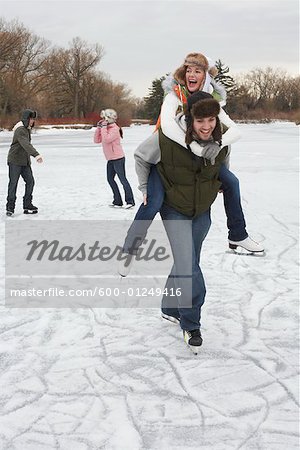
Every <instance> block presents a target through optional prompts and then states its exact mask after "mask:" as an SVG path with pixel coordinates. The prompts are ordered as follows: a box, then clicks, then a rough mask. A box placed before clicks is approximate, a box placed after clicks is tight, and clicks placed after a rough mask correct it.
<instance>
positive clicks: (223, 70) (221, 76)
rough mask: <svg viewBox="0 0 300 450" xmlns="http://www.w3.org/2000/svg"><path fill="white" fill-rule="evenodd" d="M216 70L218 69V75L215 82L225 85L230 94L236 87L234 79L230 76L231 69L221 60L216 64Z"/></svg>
mask: <svg viewBox="0 0 300 450" xmlns="http://www.w3.org/2000/svg"><path fill="white" fill-rule="evenodd" d="M215 66H216V68H217V69H218V72H219V73H218V75H217V76H216V77H215V80H216V81H218V82H219V83H221V84H223V86H224V87H225V89H226V91H227V92H230V91H231V90H232V89H233V87H234V85H235V82H234V79H233V78H232V77H231V76H230V75H228V72H229V67H228V66H225V65H224V64H223V63H222V61H221V60H220V59H218V61H216V63H215Z"/></svg>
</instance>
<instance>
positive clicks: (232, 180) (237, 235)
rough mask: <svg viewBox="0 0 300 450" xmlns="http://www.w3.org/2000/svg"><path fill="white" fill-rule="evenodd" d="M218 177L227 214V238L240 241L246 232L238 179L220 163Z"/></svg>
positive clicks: (244, 237)
mask: <svg viewBox="0 0 300 450" xmlns="http://www.w3.org/2000/svg"><path fill="white" fill-rule="evenodd" d="M219 179H220V181H221V183H222V186H221V189H222V191H223V198H224V207H225V212H226V216H227V227H228V230H229V232H228V239H230V240H232V241H242V240H244V239H246V238H247V237H248V233H247V231H246V222H245V217H244V213H243V209H242V205H241V195H240V186H239V180H238V178H237V177H236V176H235V175H234V174H233V173H232V172H230V170H229V169H227V167H226V166H225V164H222V165H221V169H220V175H219Z"/></svg>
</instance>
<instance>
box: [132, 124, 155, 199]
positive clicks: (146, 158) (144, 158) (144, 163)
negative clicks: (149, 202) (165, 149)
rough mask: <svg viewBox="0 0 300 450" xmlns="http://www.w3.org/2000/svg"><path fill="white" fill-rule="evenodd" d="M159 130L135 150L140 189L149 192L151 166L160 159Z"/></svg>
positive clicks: (145, 192) (144, 192)
mask: <svg viewBox="0 0 300 450" xmlns="http://www.w3.org/2000/svg"><path fill="white" fill-rule="evenodd" d="M160 155H161V154H160V148H159V139H158V131H155V133H153V134H151V136H149V137H148V138H147V139H146V140H145V141H143V142H142V143H141V144H140V145H139V146H138V147H137V149H136V151H135V152H134V159H135V171H136V174H137V177H138V180H139V186H138V188H139V190H140V191H142V193H143V194H147V184H148V178H149V173H150V169H151V166H152V165H153V164H157V163H158V162H159V161H160Z"/></svg>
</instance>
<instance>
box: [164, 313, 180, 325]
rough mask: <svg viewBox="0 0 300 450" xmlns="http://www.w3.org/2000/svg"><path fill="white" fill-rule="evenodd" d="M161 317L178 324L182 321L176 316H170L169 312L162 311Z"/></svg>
mask: <svg viewBox="0 0 300 450" xmlns="http://www.w3.org/2000/svg"><path fill="white" fill-rule="evenodd" d="M161 317H162V319H164V320H167V321H168V322H171V323H175V324H176V325H179V324H180V321H179V320H178V319H176V317H172V316H168V315H167V314H164V313H161Z"/></svg>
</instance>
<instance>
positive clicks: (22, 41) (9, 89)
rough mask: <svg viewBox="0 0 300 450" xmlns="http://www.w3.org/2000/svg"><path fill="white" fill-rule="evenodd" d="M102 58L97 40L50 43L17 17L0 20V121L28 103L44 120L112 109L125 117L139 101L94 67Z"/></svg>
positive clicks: (91, 114) (126, 88)
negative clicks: (92, 42)
mask: <svg viewBox="0 0 300 450" xmlns="http://www.w3.org/2000/svg"><path fill="white" fill-rule="evenodd" d="M103 56H104V48H103V47H102V46H101V45H99V44H95V45H89V44H88V43H86V42H85V41H83V40H82V39H80V38H79V37H75V38H74V39H73V40H72V42H71V43H70V44H69V48H60V47H52V46H51V44H50V42H49V41H46V40H45V39H43V38H41V37H39V36H36V35H35V34H33V33H32V32H31V31H30V30H28V29H27V28H26V27H24V26H23V25H22V24H20V23H18V22H17V21H12V22H6V21H4V20H3V19H0V121H1V122H2V123H3V122H4V121H7V118H11V119H15V118H16V117H18V116H19V114H20V111H21V110H22V109H24V108H28V107H32V108H34V109H37V110H38V112H39V115H40V116H41V117H42V118H63V117H69V118H76V119H78V118H90V119H93V113H94V116H95V117H97V116H98V113H99V111H101V109H103V108H107V107H110V108H114V109H116V110H117V111H118V114H119V117H120V119H121V120H123V122H124V121H125V122H126V121H128V120H129V119H130V118H131V116H132V114H133V112H134V111H135V108H136V102H137V99H135V98H134V97H133V96H132V94H131V91H130V89H129V88H128V87H127V86H126V85H125V84H123V83H116V82H113V81H112V80H111V79H110V77H109V76H108V75H107V74H105V73H103V72H102V71H100V70H99V69H98V68H97V66H98V64H99V62H100V61H101V59H102V58H103ZM95 113H96V114H95Z"/></svg>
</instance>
